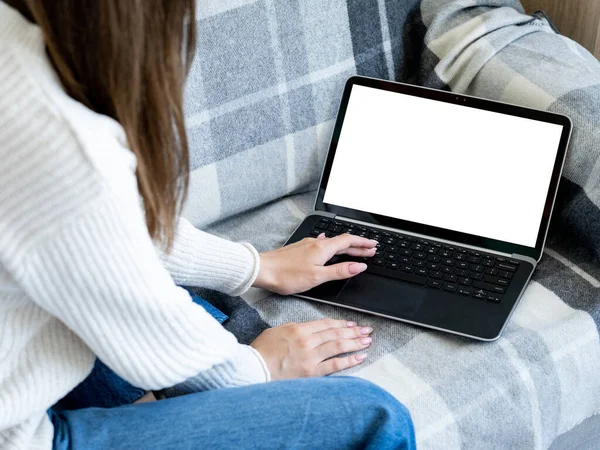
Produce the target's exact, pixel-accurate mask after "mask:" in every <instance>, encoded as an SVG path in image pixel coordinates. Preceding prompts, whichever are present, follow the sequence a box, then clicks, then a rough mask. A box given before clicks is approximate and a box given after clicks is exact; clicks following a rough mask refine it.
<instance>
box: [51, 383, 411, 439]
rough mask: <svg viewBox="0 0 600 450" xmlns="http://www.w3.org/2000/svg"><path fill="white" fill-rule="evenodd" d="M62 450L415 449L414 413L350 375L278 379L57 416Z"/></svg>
mask: <svg viewBox="0 0 600 450" xmlns="http://www.w3.org/2000/svg"><path fill="white" fill-rule="evenodd" d="M53 421H54V424H55V430H56V431H55V444H54V449H55V450H59V449H60V450H62V449H67V448H69V449H72V450H78V449H94V450H95V449H111V450H113V449H115V450H116V449H130V448H143V449H195V448H210V449H231V448H261V449H271V448H273V449H275V448H277V449H281V448H295V449H311V448H314V449H349V448H365V449H414V448H415V438H414V430H413V425H412V421H411V419H410V415H409V413H408V411H407V410H406V409H405V408H404V406H402V405H401V404H400V403H398V401H397V400H395V399H394V398H393V397H392V396H391V395H390V394H388V393H387V392H385V391H384V390H382V389H380V388H378V387H377V386H375V385H373V384H371V383H369V382H367V381H364V380H361V379H358V378H351V377H329V378H318V379H304V380H292V381H279V382H273V383H268V384H261V385H254V386H247V387H242V388H232V389H222V390H216V391H208V392H200V393H196V394H191V395H186V396H182V397H177V398H172V399H168V400H162V401H159V402H154V403H146V404H139V405H127V406H122V407H118V408H112V409H100V408H89V409H83V410H76V411H66V412H63V413H60V414H58V415H54V417H53Z"/></svg>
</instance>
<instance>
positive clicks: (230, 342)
mask: <svg viewBox="0 0 600 450" xmlns="http://www.w3.org/2000/svg"><path fill="white" fill-rule="evenodd" d="M136 201H137V200H136V196H135V195H128V194H127V193H123V192H119V193H117V192H115V191H114V189H111V186H108V187H104V188H102V189H100V191H99V192H97V193H96V194H95V195H93V196H92V198H90V199H89V200H88V202H87V203H86V205H85V207H81V208H77V210H75V211H72V213H71V215H70V217H69V219H68V221H67V222H65V223H63V224H62V226H61V227H59V228H58V229H55V231H53V232H52V233H51V234H50V235H47V236H45V237H44V239H41V240H38V242H37V244H36V245H35V246H34V247H32V248H30V249H29V250H28V252H27V254H26V255H25V256H23V259H22V260H21V261H20V264H19V270H18V272H19V274H18V275H19V276H18V277H19V279H20V281H21V283H22V285H23V286H24V288H25V290H26V291H27V293H28V294H29V296H30V297H31V298H32V299H33V300H34V301H35V302H36V303H37V304H38V305H40V306H41V307H42V308H43V309H45V310H47V311H48V312H49V313H51V314H52V315H53V316H55V317H57V318H59V319H60V320H61V321H62V322H64V323H65V324H66V325H67V326H68V327H69V328H70V329H71V330H72V331H73V332H75V333H76V334H77V335H78V336H79V337H80V338H81V339H82V340H83V341H84V342H85V343H86V344H87V345H88V346H89V347H90V349H91V350H92V351H93V352H94V353H95V354H96V355H97V356H98V357H99V358H100V359H101V360H102V361H103V362H104V363H106V364H107V365H108V366H109V367H110V368H111V369H113V370H114V371H115V372H116V373H117V374H118V375H119V376H121V377H122V378H124V379H125V380H127V381H129V382H130V383H132V384H133V385H135V386H139V387H142V388H146V389H161V388H165V387H169V386H173V385H175V384H177V383H180V382H182V381H184V380H186V379H187V378H189V377H191V376H197V381H199V382H200V384H202V383H204V384H205V386H206V387H207V388H218V387H227V386H240V385H246V384H251V383H257V382H264V381H268V380H269V373H268V370H267V368H266V365H265V364H264V361H263V360H262V358H261V357H260V355H259V354H258V353H257V352H256V351H254V350H253V349H251V348H250V347H248V346H244V345H240V344H239V343H238V342H237V340H236V338H235V337H234V336H233V335H232V334H230V333H229V332H227V331H226V330H225V329H223V328H222V327H221V326H220V324H219V323H218V322H217V321H216V320H214V319H213V318H212V317H211V316H210V315H209V314H208V313H207V312H206V311H205V310H204V309H203V308H202V307H199V306H197V305H196V304H194V303H193V302H192V301H191V298H190V296H189V295H188V293H187V292H186V291H185V290H183V289H181V288H179V287H177V286H176V285H175V284H174V282H173V279H172V278H171V277H170V275H169V273H168V272H167V270H165V268H164V267H163V265H162V263H161V261H160V259H159V257H158V255H157V253H156V250H155V248H154V245H153V243H152V241H151V239H150V236H149V235H148V232H147V229H146V227H145V222H144V219H143V214H142V212H141V209H140V208H139V203H137V204H136ZM198 245H200V243H198ZM232 245H233V244H232ZM214 246H215V247H213V248H216V246H218V243H216V244H214ZM235 249H236V250H237V247H235ZM244 252H245V253H244ZM217 253H218V252H216V251H215V253H214V254H211V256H210V257H211V258H212V261H213V262H214V265H215V267H220V266H222V265H224V264H225V263H226V262H227V263H232V264H235V265H238V266H242V265H244V264H248V263H249V262H250V263H251V262H252V257H253V256H252V252H251V251H250V250H246V249H245V248H243V251H239V252H236V251H235V250H234V251H227V247H226V248H225V249H224V251H223V252H222V255H218V254H217ZM246 253H247V254H246ZM205 258H208V257H205ZM207 264H208V263H207ZM179 267H182V268H183V267H184V265H183V264H181V265H180V266H179ZM250 267H253V266H252V264H250ZM196 269H199V267H198V266H197V267H196ZM242 278H244V277H242ZM195 279H197V280H200V279H203V277H202V276H200V275H198V276H197V277H196V278H195ZM224 279H226V280H227V282H229V283H230V284H229V285H228V284H227V283H225V284H224V285H225V286H232V287H233V286H235V287H237V286H240V285H243V283H244V282H245V281H246V280H243V279H241V278H239V277H238V278H236V277H235V276H233V275H232V276H229V277H225V278H224ZM230 280H233V281H230ZM199 373H200V375H199V376H198V374H199ZM202 380H203V381H202Z"/></svg>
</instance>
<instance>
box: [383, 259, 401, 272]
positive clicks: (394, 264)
mask: <svg viewBox="0 0 600 450" xmlns="http://www.w3.org/2000/svg"><path fill="white" fill-rule="evenodd" d="M385 267H387V268H389V269H392V270H398V269H399V268H400V264H398V263H397V262H392V261H390V262H388V263H387V264H386V266H385Z"/></svg>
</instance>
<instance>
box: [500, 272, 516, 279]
mask: <svg viewBox="0 0 600 450" xmlns="http://www.w3.org/2000/svg"><path fill="white" fill-rule="evenodd" d="M498 276H500V277H501V278H506V279H508V280H511V279H512V277H513V273H512V272H503V271H500V272H498Z"/></svg>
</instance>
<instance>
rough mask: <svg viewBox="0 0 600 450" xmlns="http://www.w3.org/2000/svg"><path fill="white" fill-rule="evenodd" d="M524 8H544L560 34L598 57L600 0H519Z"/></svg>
mask: <svg viewBox="0 0 600 450" xmlns="http://www.w3.org/2000/svg"><path fill="white" fill-rule="evenodd" d="M521 3H523V6H524V7H525V10H526V11H527V12H528V13H533V12H534V11H537V10H540V9H542V10H544V11H546V14H548V17H550V19H552V22H553V23H554V25H556V27H557V28H558V30H559V31H560V32H561V34H564V35H565V36H569V37H570V38H572V39H574V40H576V41H577V42H579V43H580V44H581V45H583V46H584V47H585V48H587V49H588V50H589V51H590V52H592V53H593V54H595V55H596V57H598V58H600V0H521Z"/></svg>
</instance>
